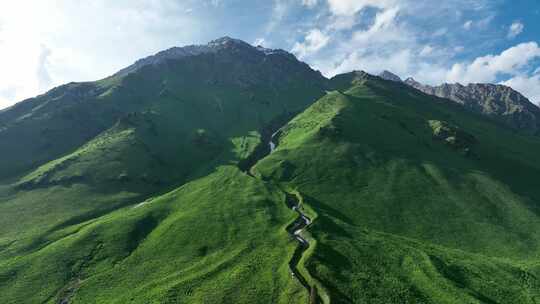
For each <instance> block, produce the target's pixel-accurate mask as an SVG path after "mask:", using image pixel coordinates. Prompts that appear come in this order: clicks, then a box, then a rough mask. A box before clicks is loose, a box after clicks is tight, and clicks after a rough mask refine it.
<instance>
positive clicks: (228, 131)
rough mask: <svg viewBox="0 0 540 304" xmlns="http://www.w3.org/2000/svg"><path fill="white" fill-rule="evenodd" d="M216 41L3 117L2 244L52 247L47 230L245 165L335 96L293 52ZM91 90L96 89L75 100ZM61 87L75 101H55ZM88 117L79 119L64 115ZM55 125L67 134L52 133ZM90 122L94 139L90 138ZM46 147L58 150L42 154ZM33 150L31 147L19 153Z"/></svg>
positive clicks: (17, 108)
mask: <svg viewBox="0 0 540 304" xmlns="http://www.w3.org/2000/svg"><path fill="white" fill-rule="evenodd" d="M209 45H210V46H209V47H212V48H213V51H212V52H209V53H204V54H195V55H190V56H181V57H178V58H166V59H165V60H162V61H160V62H159V63H158V64H151V65H144V66H142V67H140V68H138V69H137V70H136V71H133V72H130V73H127V74H125V75H116V76H113V77H112V78H109V79H106V80H104V81H100V82H96V83H88V84H70V85H67V86H64V87H61V88H58V89H55V90H52V91H51V92H49V93H48V94H45V95H43V96H40V97H38V98H37V99H35V100H29V101H25V102H22V103H20V104H17V105H16V106H14V107H13V108H12V109H8V110H6V111H3V112H2V113H1V114H0V120H2V119H3V121H6V123H7V125H8V127H7V129H4V131H2V133H0V146H1V147H0V148H1V149H2V150H3V151H7V152H6V157H4V158H2V160H1V161H2V162H5V164H4V163H2V164H0V167H2V168H5V170H2V171H1V173H0V175H2V174H6V176H10V184H11V182H12V181H13V186H11V185H4V186H2V188H0V211H1V212H0V220H1V221H2V222H3V223H6V225H4V226H3V227H2V228H0V246H3V245H4V244H12V245H13V246H15V247H17V248H22V247H28V246H30V247H34V246H36V242H37V243H38V244H41V243H42V239H43V236H42V232H43V231H48V230H49V229H55V227H56V226H58V225H60V226H63V225H68V224H76V223H78V222H80V221H83V220H88V219H91V218H93V217H96V216H100V215H102V214H105V213H107V212H110V211H112V210H114V209H116V208H119V207H121V206H123V205H126V204H129V203H130V202H131V203H134V202H136V201H138V200H143V199H144V198H146V197H148V196H149V195H151V194H153V195H156V194H159V193H163V192H165V191H168V190H170V189H172V188H174V187H177V186H179V185H181V184H183V183H185V182H187V181H190V180H193V179H194V178H197V177H200V176H204V175H206V174H208V173H209V172H212V171H213V169H214V168H215V167H216V166H219V165H222V164H228V163H237V162H239V161H241V160H243V159H245V158H246V157H248V156H249V155H250V154H251V152H252V151H253V149H254V147H255V146H256V145H257V144H259V143H260V140H261V134H264V132H265V130H266V128H267V126H268V125H269V124H271V122H272V121H274V120H275V119H279V118H280V117H288V116H289V115H290V113H297V112H300V111H302V110H303V109H305V108H306V107H307V106H308V105H309V104H310V103H311V102H313V101H314V100H316V99H317V98H318V97H319V96H321V95H322V94H323V93H322V92H323V88H324V86H325V85H326V80H325V79H324V78H323V77H322V76H321V75H320V74H319V73H318V72H315V71H313V70H311V69H310V68H309V67H308V66H307V65H306V64H305V63H302V62H299V61H298V60H296V58H294V56H292V55H290V54H287V53H285V52H269V51H268V50H261V49H258V48H255V47H252V46H249V45H247V44H245V43H239V42H238V41H235V40H230V39H225V40H223V43H222V44H220V45H219V46H212V43H211V44H209ZM98 85H99V86H101V89H100V90H98V91H96V92H94V91H95V90H94V89H93V88H94V87H95V86H98ZM83 89H84V90H90V91H91V92H94V93H95V94H94V93H92V94H90V93H88V94H86V93H84V94H83V93H81V94H79V95H77V94H75V95H74V92H78V91H77V90H83ZM74 90H75V91H74ZM59 92H61V93H62V94H63V95H62V96H64V95H65V96H69V97H70V98H67V97H66V98H64V97H62V98H60V99H58V100H57V99H55V98H56V97H54V96H57V95H58V94H60V93H59ZM84 92H86V91H84ZM98 94H99V95H98ZM96 95H97V97H96ZM73 96H75V97H77V98H75V97H73ZM81 96H83V97H84V98H83V97H81ZM72 97H73V98H72ZM79 97H80V98H79ZM86 112H88V115H87V116H85V117H82V118H80V119H79V118H78V117H76V116H73V117H72V116H70V117H72V119H70V120H69V122H66V121H64V120H59V118H58V115H63V114H62V113H64V114H66V113H67V114H66V115H68V114H69V115H72V114H73V115H75V114H74V113H86ZM29 113H30V114H29ZM69 115H68V116H69ZM21 117H24V119H20V118H21ZM98 119H99V120H98ZM96 121H99V123H97V122H96ZM52 124H55V125H58V132H54V136H53V137H46V136H45V137H40V136H41V135H40V133H39V132H41V131H40V130H41V129H43V128H49V125H52ZM89 125H92V128H93V129H92V130H94V131H92V132H91V134H90V133H89V135H88V137H92V139H90V140H89V138H87V137H86V136H83V135H84V134H86V133H84V132H81V131H80V130H81V128H83V129H85V130H90V129H91V128H90V127H89ZM94 127H95V128H94ZM24 130H29V132H30V133H28V134H27V133H25V131H24ZM9 134H12V135H13V134H19V136H21V137H22V138H23V139H22V140H20V141H19V140H16V139H15V138H11V137H10V136H12V135H9ZM2 136H6V137H2ZM13 136H14V135H13ZM36 138H39V140H36ZM41 141H43V142H46V143H48V144H50V145H52V146H54V149H53V150H54V151H53V150H51V151H49V152H50V153H49V152H46V151H45V152H44V151H41V150H40V149H41V148H40V146H39V145H40V144H39V143H40V142H41ZM56 143H59V145H58V146H55V144H56ZM4 147H6V149H4ZM21 149H26V150H25V151H23V152H21V153H18V152H17V151H18V150H21ZM40 151H41V152H40ZM29 155H37V156H39V157H30V156H29ZM51 159H52V160H51ZM38 164H41V165H40V166H38ZM15 173H16V174H15ZM6 176H0V178H1V177H6ZM5 183H8V182H7V181H6V182H5ZM14 213H17V214H18V217H17V219H15V218H14V217H13V216H12V215H13V214H14ZM43 215H44V216H43ZM15 241H16V243H13V242H15ZM40 246H41V245H40Z"/></svg>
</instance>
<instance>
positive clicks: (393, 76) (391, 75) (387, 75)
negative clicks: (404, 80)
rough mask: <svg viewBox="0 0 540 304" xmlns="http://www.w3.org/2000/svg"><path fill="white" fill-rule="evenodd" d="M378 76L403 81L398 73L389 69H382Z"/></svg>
mask: <svg viewBox="0 0 540 304" xmlns="http://www.w3.org/2000/svg"><path fill="white" fill-rule="evenodd" d="M378 76H379V77H381V78H382V79H385V80H390V81H395V82H401V78H399V76H398V75H396V74H394V73H392V72H390V71H387V70H384V71H382V73H380V74H379V75H378Z"/></svg>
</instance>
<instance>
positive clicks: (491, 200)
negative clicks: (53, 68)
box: [0, 44, 540, 304]
mask: <svg viewBox="0 0 540 304" xmlns="http://www.w3.org/2000/svg"><path fill="white" fill-rule="evenodd" d="M328 86H331V87H333V88H334V89H336V90H335V91H332V92H329V93H327V94H326V95H325V96H324V97H322V98H320V99H319V100H318V101H317V102H315V103H313V101H314V100H317V99H318V98H319V97H321V96H322V95H323V90H324V89H325V88H327V87H328ZM298 113H300V114H298ZM87 114H88V115H87ZM291 117H294V118H293V119H292V120H291ZM282 125H285V126H284V127H283V128H282V129H281V131H280V132H279V133H278V135H277V138H278V141H279V145H278V148H277V150H275V151H274V152H272V153H271V154H270V155H268V156H266V157H264V156H265V154H266V153H267V152H268V142H267V141H268V139H269V138H270V134H271V133H272V132H273V131H275V130H276V129H277V128H278V127H279V126H282ZM18 136H20V137H21V140H20V141H17V140H16V139H17V137H18ZM25 147H26V148H25ZM4 148H5V149H4ZM0 149H2V151H5V153H6V154H5V157H4V158H1V159H0V169H2V170H0V181H1V182H0V223H1V225H0V295H1V299H2V303H59V302H61V301H63V300H65V301H67V303H306V302H307V301H308V299H309V295H308V292H307V291H306V289H304V288H303V286H302V285H301V284H300V283H299V282H298V280H296V279H294V278H292V277H291V274H290V270H289V266H288V263H289V261H290V259H291V257H292V256H293V253H294V252H295V249H296V248H297V242H296V241H295V240H294V239H292V238H291V237H290V236H289V235H288V233H287V231H286V227H287V226H288V225H289V224H290V223H291V222H292V221H293V220H294V219H295V217H296V216H297V215H296V213H295V212H293V211H292V210H290V209H288V208H287V206H286V202H285V193H284V192H283V190H282V189H287V190H288V191H290V192H291V193H296V194H298V197H299V198H300V200H301V201H302V202H303V204H304V206H303V210H304V212H305V213H306V215H308V216H309V217H311V218H313V219H315V221H314V223H313V224H312V225H310V226H309V228H308V230H309V231H305V232H303V236H304V237H305V238H306V239H308V240H310V247H309V249H308V250H307V251H306V252H305V253H304V254H303V257H302V258H301V259H300V264H299V265H298V269H299V271H300V273H301V274H302V276H304V277H305V278H306V280H307V281H308V284H310V285H312V286H313V285H315V286H317V287H318V289H319V293H318V294H319V296H320V297H321V299H322V300H323V302H325V303H327V302H333V303H488V304H491V303H536V302H538V301H540V234H539V233H538V232H540V218H539V214H540V204H539V202H540V188H538V187H537V180H538V177H539V176H540V163H538V161H537V159H538V155H539V152H540V140H539V139H538V137H528V136H523V135H519V134H515V133H512V131H510V130H508V129H506V128H504V127H502V126H500V125H498V124H497V123H495V122H493V121H491V120H489V119H486V118H484V117H482V116H479V115H475V114H471V113H469V112H467V111H466V110H464V109H463V108H462V107H460V106H458V105H455V104H452V103H448V102H447V101H446V100H442V99H438V98H435V97H431V96H428V95H425V94H422V93H420V92H419V91H416V90H414V89H412V88H410V87H408V86H406V85H403V84H399V83H395V82H389V81H384V80H381V79H379V78H376V77H373V76H370V75H367V74H364V73H359V72H354V73H349V74H343V75H339V76H337V77H335V78H333V79H332V80H330V81H327V80H325V79H323V78H322V77H321V76H320V75H319V74H318V73H316V72H314V71H312V70H310V69H309V67H307V66H306V65H305V64H303V63H300V62H298V61H296V59H294V58H292V57H291V56H285V55H283V54H281V55H279V54H275V55H263V53H261V52H259V51H254V50H253V48H250V47H247V46H245V45H243V44H233V45H232V46H231V48H228V49H223V50H219V51H217V53H207V54H202V55H196V56H190V57H186V58H180V59H178V60H169V61H164V62H162V63H160V64H159V65H148V66H144V67H142V68H141V69H139V70H137V71H136V72H134V73H131V74H127V75H115V76H113V77H111V78H109V79H106V80H103V81H100V82H96V83H85V84H69V85H67V86H64V87H61V88H58V89H55V90H53V91H51V92H50V93H48V94H45V95H43V96H40V97H37V98H36V99H32V100H29V101H27V102H23V103H21V104H19V105H17V106H16V107H14V108H12V109H9V110H7V111H2V112H0ZM252 165H254V167H252V168H251V170H250V171H249V173H250V174H252V175H253V176H254V177H253V176H250V174H246V173H242V172H241V170H239V169H238V168H239V167H240V168H242V169H249V168H250V167H251V166H252ZM30 291H31V292H30ZM535 301H536V302H535Z"/></svg>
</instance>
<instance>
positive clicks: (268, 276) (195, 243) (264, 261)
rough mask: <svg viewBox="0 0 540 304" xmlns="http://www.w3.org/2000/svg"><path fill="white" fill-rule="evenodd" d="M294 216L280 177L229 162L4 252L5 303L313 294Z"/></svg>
mask: <svg viewBox="0 0 540 304" xmlns="http://www.w3.org/2000/svg"><path fill="white" fill-rule="evenodd" d="M294 216H295V214H294V213H293V212H292V211H291V210H288V209H287V207H286V204H285V196H284V193H282V192H281V191H280V190H278V189H277V188H275V187H274V186H271V184H267V183H263V182H262V181H260V180H257V179H254V178H252V177H249V176H247V175H245V174H244V173H241V172H240V171H238V169H236V168H234V167H220V168H219V169H218V170H217V171H216V172H215V173H213V174H210V175H208V176H207V177H205V178H202V179H199V180H197V181H194V182H191V183H188V184H186V185H184V186H182V187H181V188H179V189H177V190H174V191H172V192H170V193H168V194H165V195H163V196H161V197H158V198H155V199H151V200H147V201H145V202H143V203H141V204H139V205H136V206H134V207H133V206H132V207H128V208H124V209H121V210H118V211H117V212H113V213H110V214H108V215H106V216H102V217H100V218H97V219H93V220H89V221H85V222H83V223H80V224H78V225H73V226H69V227H65V228H61V229H58V230H57V231H54V232H51V234H56V235H57V236H59V237H58V239H57V240H56V241H54V242H52V243H50V244H48V245H47V246H45V247H43V248H39V249H35V250H32V251H31V252H29V253H26V254H25V255H24V256H23V257H20V258H8V259H4V258H3V259H1V260H0V261H1V262H0V279H1V280H0V282H1V283H2V284H0V294H2V298H3V303H57V302H58V300H59V299H63V298H68V297H71V296H72V299H71V301H72V302H71V303H89V302H91V303H180V302H182V303H183V302H190V303H203V302H204V303H299V302H303V301H305V298H304V297H305V296H306V295H305V294H304V290H303V289H302V287H301V285H300V284H299V283H298V282H297V281H294V280H291V279H290V274H289V269H288V264H287V263H288V259H289V256H290V255H292V252H293V250H294V248H295V246H296V243H295V241H293V240H291V239H290V237H289V236H288V235H287V232H286V231H285V227H286V226H287V224H289V222H291V221H292V220H293V219H294ZM29 290H35V291H36V292H28V291H29ZM70 290H74V291H76V292H71V291H70ZM303 299H304V300H303Z"/></svg>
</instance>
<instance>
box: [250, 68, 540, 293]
mask: <svg viewBox="0 0 540 304" xmlns="http://www.w3.org/2000/svg"><path fill="white" fill-rule="evenodd" d="M434 120H438V121H443V122H445V124H448V125H452V126H454V127H452V128H455V130H459V132H457V131H456V132H454V133H455V134H454V135H456V134H458V135H457V136H463V135H462V134H465V133H466V134H467V138H469V135H470V136H472V137H470V138H474V140H472V139H471V140H470V141H465V140H464V141H462V142H463V143H467V144H468V145H469V146H468V147H466V148H467V150H465V149H464V148H463V146H461V145H460V146H456V145H455V144H454V143H455V142H456V141H455V140H448V141H446V140H444V139H441V138H439V137H438V136H437V132H436V130H434V129H433V126H432V125H430V123H429V121H434ZM449 137H450V135H449ZM279 143H280V144H279V146H278V149H277V150H276V151H275V152H274V153H273V154H272V155H271V156H270V157H268V158H266V159H264V160H263V161H261V162H260V163H259V164H258V166H257V167H256V170H257V171H258V173H259V174H261V175H262V176H263V177H264V178H266V179H274V180H279V181H281V182H282V183H285V184H287V185H288V186H289V187H292V188H296V189H298V190H299V191H300V192H301V193H302V194H303V195H304V197H305V201H306V203H307V204H309V205H310V206H311V208H313V209H314V210H316V212H317V214H318V219H317V221H316V222H315V223H314V225H313V227H312V228H311V229H310V231H311V233H312V235H313V237H314V238H316V239H317V248H316V250H315V252H314V253H313V256H312V257H311V259H309V260H308V261H307V264H306V267H307V268H308V269H309V270H310V272H311V274H312V275H313V277H315V278H316V279H318V280H319V281H321V282H322V284H323V285H324V286H326V288H327V290H328V291H329V293H330V295H331V297H332V298H333V300H334V302H337V303H342V302H343V303H348V302H354V303H363V302H367V303H535V302H534V301H535V300H536V299H538V297H539V296H540V293H539V291H540V280H539V279H537V276H538V275H539V274H540V268H539V267H538V266H537V265H538V262H539V260H540V258H539V253H540V251H539V249H540V237H539V236H538V233H537V232H538V231H540V218H539V217H538V202H539V201H540V189H539V188H538V187H534V186H533V183H534V180H535V179H534V177H535V176H536V177H537V176H540V165H539V164H538V162H536V161H535V160H536V159H537V155H538V153H539V152H540V140H538V139H537V138H533V137H524V136H518V135H516V134H512V133H511V132H510V131H508V130H506V129H504V128H500V127H498V126H497V125H496V124H493V123H492V122H491V121H488V120H486V119H483V118H481V117H479V116H476V115H473V114H470V113H467V112H465V111H462V110H461V109H460V108H459V107H455V106H452V105H449V104H447V103H446V102H444V101H442V100H439V99H436V98H433V97H430V96H427V95H424V94H421V93H419V92H417V91H414V90H411V89H408V88H406V87H405V86H403V85H401V84H397V83H393V82H388V81H382V80H379V79H375V78H367V79H360V80H356V81H354V83H353V85H352V87H350V88H349V89H344V88H342V90H341V91H340V92H337V91H335V92H332V93H329V94H327V96H326V97H324V98H322V99H321V100H319V101H318V102H317V103H315V104H314V105H313V106H311V107H310V108H309V109H307V110H306V111H305V112H304V113H302V114H301V115H299V116H298V117H296V118H295V119H294V120H292V121H291V122H290V123H289V124H288V125H287V126H286V127H285V128H284V130H283V132H282V135H281V137H280V138H279ZM518 155H519V157H517V156H518ZM535 265H536V266H535Z"/></svg>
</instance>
